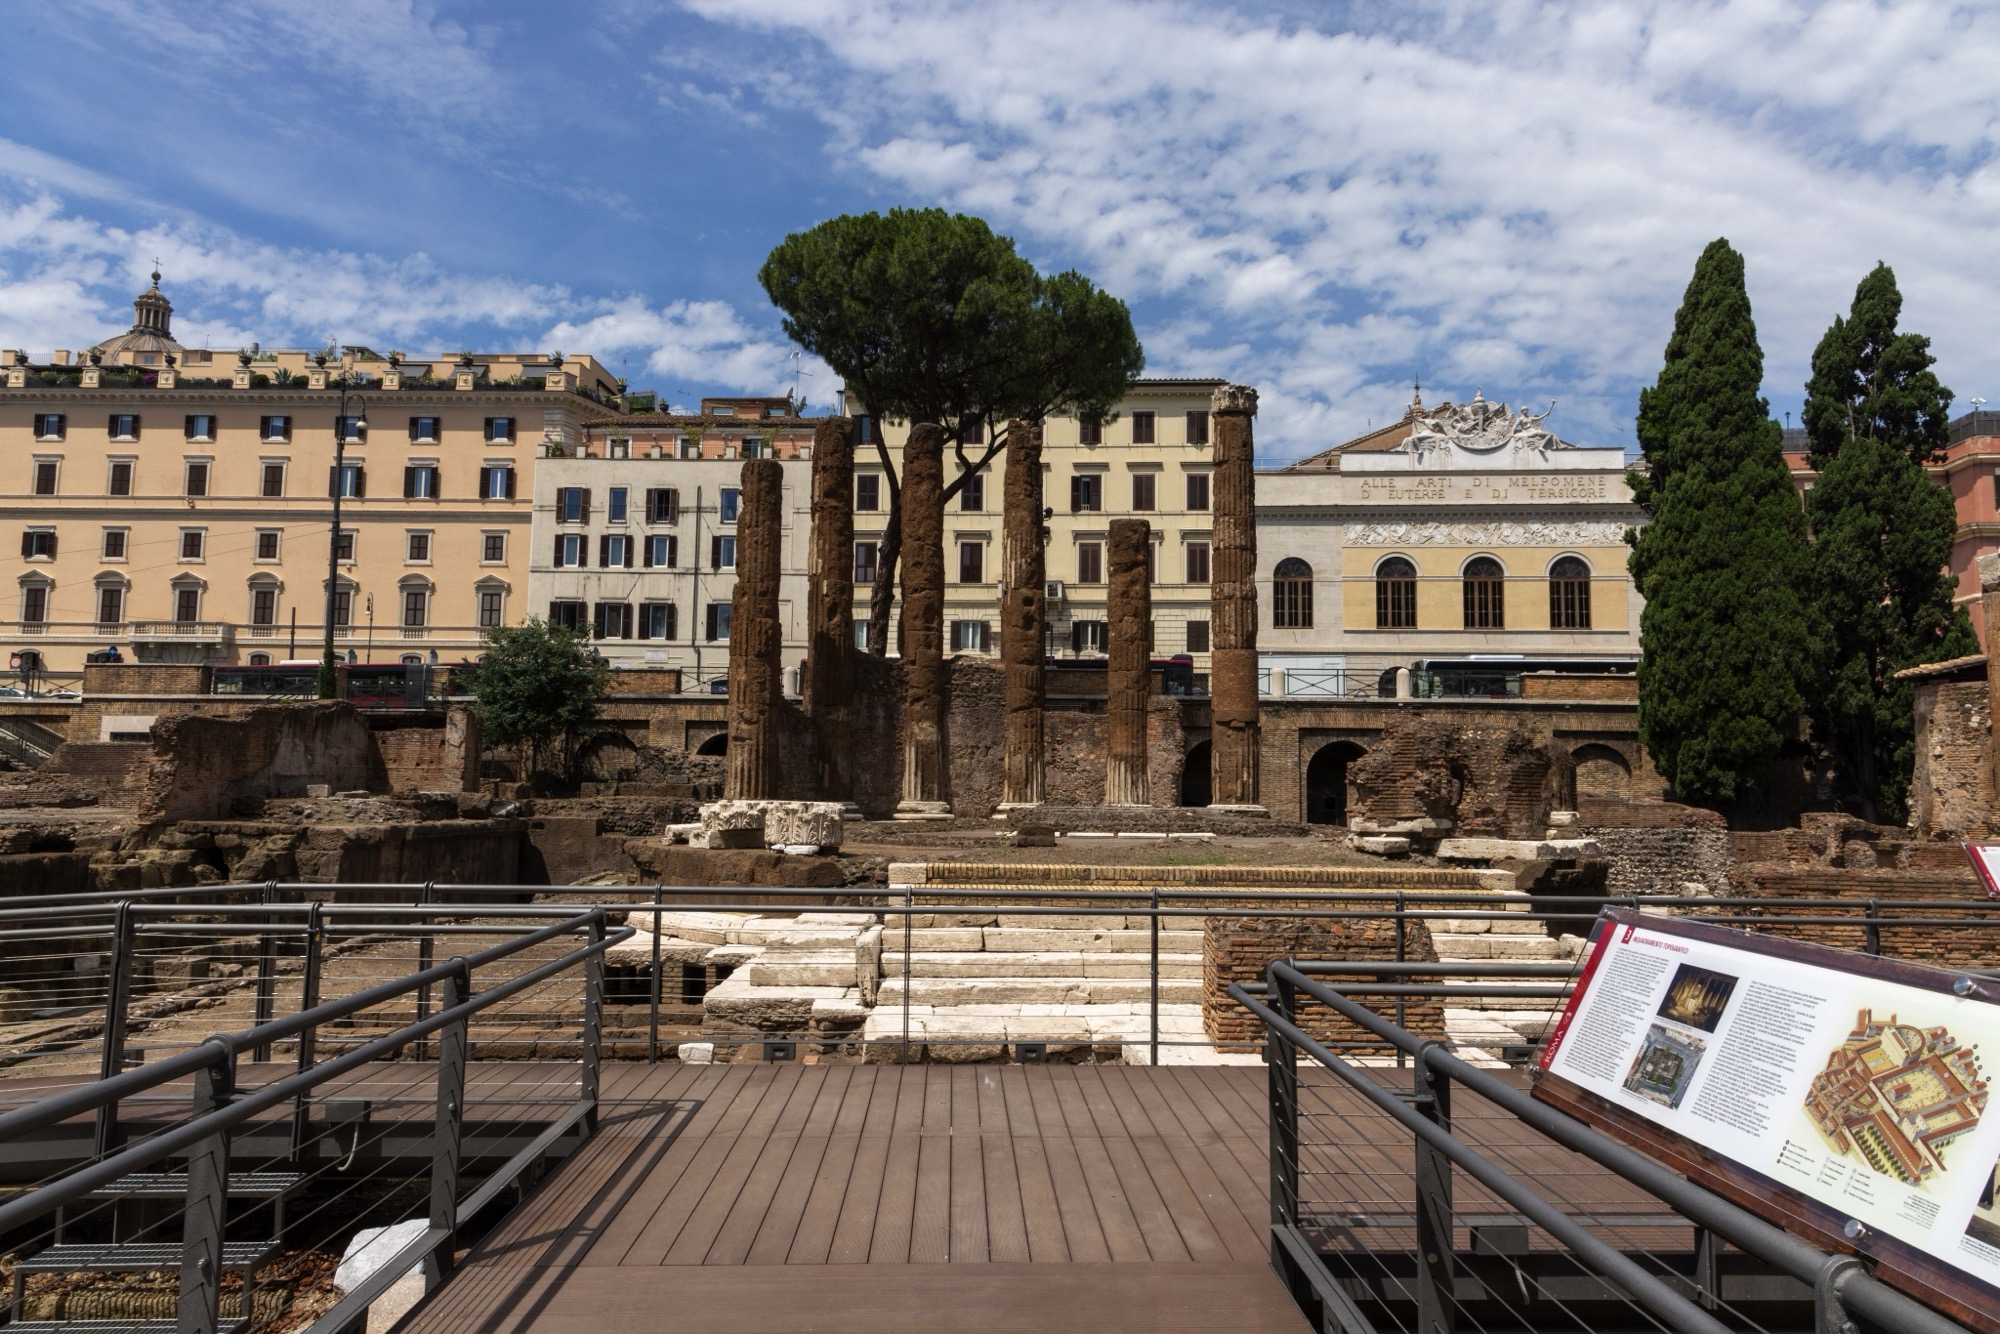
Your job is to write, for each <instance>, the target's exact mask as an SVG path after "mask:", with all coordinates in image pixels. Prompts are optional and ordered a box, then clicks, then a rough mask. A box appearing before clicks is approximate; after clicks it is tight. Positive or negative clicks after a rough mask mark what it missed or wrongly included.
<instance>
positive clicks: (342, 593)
mask: <svg viewBox="0 0 2000 1334" xmlns="http://www.w3.org/2000/svg"><path fill="white" fill-rule="evenodd" d="M333 624H334V628H335V629H339V628H341V627H343V626H349V625H353V624H354V590H353V589H351V588H336V589H334V590H333Z"/></svg>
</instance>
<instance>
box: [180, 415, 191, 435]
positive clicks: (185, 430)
mask: <svg viewBox="0 0 2000 1334" xmlns="http://www.w3.org/2000/svg"><path fill="white" fill-rule="evenodd" d="M181 435H182V437H183V438H185V439H188V440H192V439H194V414H193V413H192V412H190V413H189V414H188V415H187V419H186V420H185V421H184V422H182V423H181Z"/></svg>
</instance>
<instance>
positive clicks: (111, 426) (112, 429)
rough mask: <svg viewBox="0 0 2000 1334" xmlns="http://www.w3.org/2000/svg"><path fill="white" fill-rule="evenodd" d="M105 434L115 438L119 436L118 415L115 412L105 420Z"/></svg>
mask: <svg viewBox="0 0 2000 1334" xmlns="http://www.w3.org/2000/svg"><path fill="white" fill-rule="evenodd" d="M104 433H105V434H106V435H108V436H114V437H115V436H116V435H117V434H118V414H117V413H115V412H114V413H112V414H111V415H110V416H109V417H106V418H105V419H104Z"/></svg>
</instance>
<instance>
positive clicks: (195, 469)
mask: <svg viewBox="0 0 2000 1334" xmlns="http://www.w3.org/2000/svg"><path fill="white" fill-rule="evenodd" d="M181 494H182V495H187V496H205V495H207V494H208V465H207V464H206V463H189V464H188V465H187V475H186V478H185V482H184V485H183V487H182V491H181Z"/></svg>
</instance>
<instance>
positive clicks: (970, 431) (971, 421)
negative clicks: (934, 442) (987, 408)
mask: <svg viewBox="0 0 2000 1334" xmlns="http://www.w3.org/2000/svg"><path fill="white" fill-rule="evenodd" d="M958 435H959V438H960V439H961V440H963V441H964V442H965V443H966V444H968V445H983V444H985V443H986V422H985V420H984V419H983V418H980V417H975V416H967V417H964V418H961V419H960V421H959V423H958Z"/></svg>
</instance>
